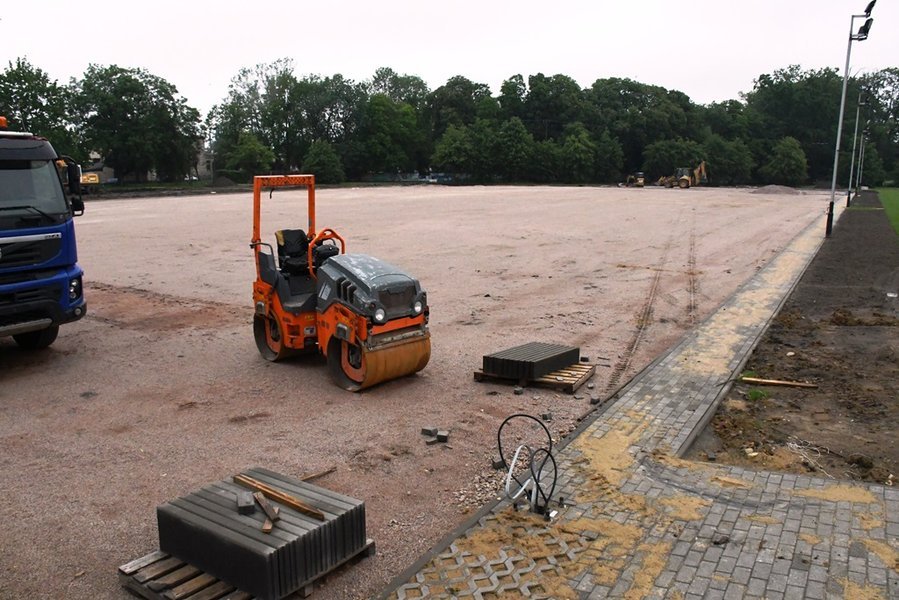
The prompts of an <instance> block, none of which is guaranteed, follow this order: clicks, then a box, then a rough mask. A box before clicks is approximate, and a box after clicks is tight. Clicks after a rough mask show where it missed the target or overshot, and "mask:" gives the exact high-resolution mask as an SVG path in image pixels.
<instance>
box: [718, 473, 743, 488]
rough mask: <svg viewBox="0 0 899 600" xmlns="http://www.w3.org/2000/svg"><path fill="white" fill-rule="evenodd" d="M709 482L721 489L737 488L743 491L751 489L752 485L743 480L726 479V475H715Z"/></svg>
mask: <svg viewBox="0 0 899 600" xmlns="http://www.w3.org/2000/svg"><path fill="white" fill-rule="evenodd" d="M710 481H711V482H712V483H717V484H718V485H720V486H721V487H738V488H744V489H748V488H751V487H752V483H750V482H748V481H746V480H745V479H737V478H736V477H728V476H726V475H715V476H714V477H712V479H711V480H710Z"/></svg>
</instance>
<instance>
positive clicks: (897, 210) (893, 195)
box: [877, 188, 899, 235]
mask: <svg viewBox="0 0 899 600" xmlns="http://www.w3.org/2000/svg"><path fill="white" fill-rule="evenodd" d="M877 194H878V195H879V196H880V202H881V204H883V208H884V210H886V213H887V217H889V219H890V224H891V225H892V226H893V230H894V231H895V232H896V235H899V188H879V189H878V190H877Z"/></svg>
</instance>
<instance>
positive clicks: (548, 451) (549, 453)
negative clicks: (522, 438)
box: [496, 413, 559, 512]
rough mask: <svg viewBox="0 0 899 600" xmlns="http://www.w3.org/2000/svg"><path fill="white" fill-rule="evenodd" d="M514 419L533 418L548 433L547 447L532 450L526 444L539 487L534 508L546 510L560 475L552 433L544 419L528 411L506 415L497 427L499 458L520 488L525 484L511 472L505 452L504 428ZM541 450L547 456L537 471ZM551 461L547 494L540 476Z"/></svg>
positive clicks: (537, 486)
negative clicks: (551, 468)
mask: <svg viewBox="0 0 899 600" xmlns="http://www.w3.org/2000/svg"><path fill="white" fill-rule="evenodd" d="M513 419H531V420H532V421H534V422H536V423H537V424H538V425H540V427H541V428H542V429H543V432H544V433H546V440H547V442H546V446H545V447H541V448H538V449H537V450H532V449H531V447H530V446H528V445H526V444H525V446H524V447H525V448H526V449H527V451H528V457H529V461H528V469H529V470H530V472H531V477H532V479H533V480H534V485H535V486H536V489H537V503H536V506H534V510H535V512H541V511H542V510H545V509H546V507H547V506H549V500H550V498H552V495H553V494H554V493H555V491H556V483H557V480H558V476H559V473H558V468H557V465H556V459H555V457H554V456H553V455H552V449H553V438H552V434H550V432H549V429H548V428H547V427H546V425H544V424H543V421H541V420H540V419H538V418H537V417H535V416H533V415H529V414H526V413H516V414H514V415H510V416H508V417H506V418H505V420H504V421H503V422H502V423H501V424H500V426H499V429H497V431H496V446H497V449H498V450H499V459H500V460H501V461H502V463H503V467H505V469H506V471H509V472H510V475H511V477H512V479H514V480H515V483H517V484H518V486H519V488H523V487H524V484H523V483H522V482H521V480H520V479H518V477H516V476H515V474H514V473H511V468H510V466H509V463H508V461H507V460H506V456H505V453H504V452H503V439H502V433H503V429H504V428H505V427H506V425H507V424H509V422H510V421H512V420H513ZM541 452H544V453H546V458H544V459H543V462H541V463H540V468H539V469H537V470H536V471H535V469H534V464H535V462H536V458H537V457H538V456H539V455H540V453H541ZM549 461H551V462H552V464H553V477H552V486H550V491H549V494H547V493H546V491H545V490H544V489H543V486H542V485H541V484H540V478H541V475H540V474H542V473H543V468H544V467H545V466H546V463H547V462H549ZM540 497H542V498H543V507H540V502H539V498H540Z"/></svg>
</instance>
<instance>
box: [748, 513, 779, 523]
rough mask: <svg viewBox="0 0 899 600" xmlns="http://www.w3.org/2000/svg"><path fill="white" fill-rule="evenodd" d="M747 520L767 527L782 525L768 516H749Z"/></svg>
mask: <svg viewBox="0 0 899 600" xmlns="http://www.w3.org/2000/svg"><path fill="white" fill-rule="evenodd" d="M746 518H747V519H749V520H750V521H754V522H756V523H764V524H765V525H774V524H775V523H780V521H778V520H777V519H775V518H774V517H769V516H768V515H749V516H748V517H746Z"/></svg>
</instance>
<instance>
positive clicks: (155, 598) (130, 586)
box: [119, 573, 161, 600]
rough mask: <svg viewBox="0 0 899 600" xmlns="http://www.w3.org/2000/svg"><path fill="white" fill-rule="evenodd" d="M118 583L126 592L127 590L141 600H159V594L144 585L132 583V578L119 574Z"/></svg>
mask: <svg viewBox="0 0 899 600" xmlns="http://www.w3.org/2000/svg"><path fill="white" fill-rule="evenodd" d="M119 583H120V584H121V585H122V587H123V588H125V589H126V590H129V591H131V592H133V593H134V594H137V595H138V596H140V597H142V598H146V599H147V600H161V599H160V597H159V594H157V593H156V592H154V591H152V590H151V589H150V588H148V587H147V586H146V585H144V584H142V583H138V582H136V581H134V577H131V576H129V575H124V574H122V573H119Z"/></svg>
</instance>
